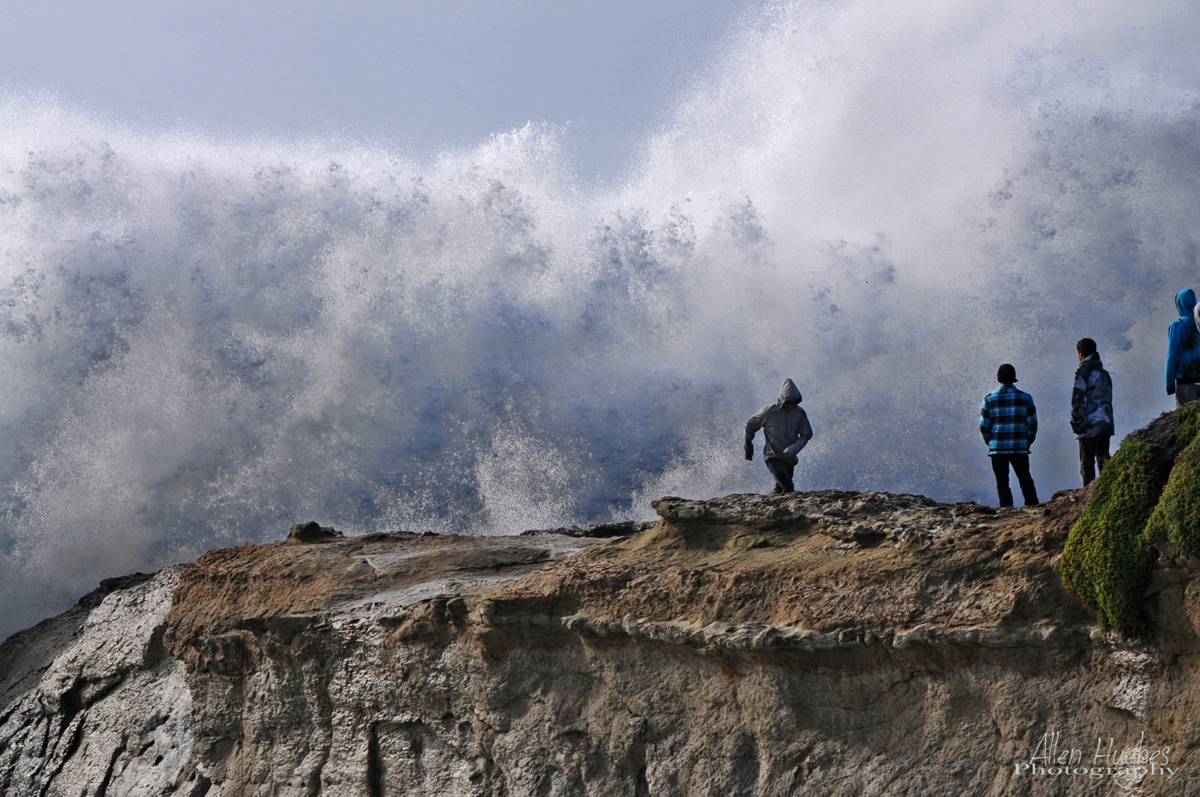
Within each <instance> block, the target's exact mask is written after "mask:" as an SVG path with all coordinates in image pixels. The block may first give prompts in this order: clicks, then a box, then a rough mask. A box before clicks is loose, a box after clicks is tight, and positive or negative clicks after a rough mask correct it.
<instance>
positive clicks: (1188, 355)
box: [1167, 288, 1200, 407]
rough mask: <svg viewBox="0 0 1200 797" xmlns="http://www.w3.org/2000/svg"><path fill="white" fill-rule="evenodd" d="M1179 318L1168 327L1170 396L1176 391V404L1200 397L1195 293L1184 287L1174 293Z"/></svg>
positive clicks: (1199, 363) (1168, 391) (1168, 385)
mask: <svg viewBox="0 0 1200 797" xmlns="http://www.w3.org/2000/svg"><path fill="white" fill-rule="evenodd" d="M1175 309H1176V310H1178V311H1179V318H1176V319H1175V320H1174V321H1172V322H1171V326H1170V328H1169V329H1168V330H1167V395H1168V396H1170V395H1172V394H1174V396H1175V406H1176V407H1182V406H1183V405H1184V404H1190V403H1191V402H1193V401H1195V400H1196V399H1198V398H1200V332H1197V331H1196V319H1195V318H1193V317H1192V314H1193V313H1194V312H1195V310H1196V292H1195V291H1193V290H1192V289H1191V288H1184V289H1183V290H1181V291H1180V292H1179V293H1177V294H1175Z"/></svg>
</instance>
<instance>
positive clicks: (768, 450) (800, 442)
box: [746, 379, 813, 460]
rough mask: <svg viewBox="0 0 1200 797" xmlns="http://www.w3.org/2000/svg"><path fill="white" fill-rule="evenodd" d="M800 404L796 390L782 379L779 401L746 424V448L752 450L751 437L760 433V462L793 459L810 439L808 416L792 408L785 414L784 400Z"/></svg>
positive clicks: (800, 410)
mask: <svg viewBox="0 0 1200 797" xmlns="http://www.w3.org/2000/svg"><path fill="white" fill-rule="evenodd" d="M788 400H794V401H800V400H801V396H800V391H799V390H798V389H797V388H796V384H795V383H794V382H792V380H790V379H785V380H783V387H782V388H780V390H779V400H778V401H776V402H775V403H774V404H772V405H771V406H769V407H763V408H762V409H761V410H759V411H758V412H756V413H754V415H753V417H751V418H750V420H748V421H746V447H747V450H748V451H750V450H753V446H754V434H755V432H757V431H758V430H759V429H762V430H763V438H764V440H765V443H764V445H763V459H789V460H794V459H795V457H796V455H797V454H799V453H800V450H801V449H802V448H804V447H805V446H806V445H808V441H809V440H811V439H812V434H813V433H812V427H811V426H809V424H808V413H806V412H805V411H804V410H802V409H800V407H799V406H797V407H793V408H792V410H791V411H790V412H785V411H784V409H783V404H784V402H785V401H788Z"/></svg>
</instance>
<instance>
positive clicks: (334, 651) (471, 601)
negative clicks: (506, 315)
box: [0, 491, 1200, 797]
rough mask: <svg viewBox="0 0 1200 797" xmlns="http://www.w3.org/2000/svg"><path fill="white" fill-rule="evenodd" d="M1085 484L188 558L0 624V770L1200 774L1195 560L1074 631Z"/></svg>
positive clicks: (351, 774)
mask: <svg viewBox="0 0 1200 797" xmlns="http://www.w3.org/2000/svg"><path fill="white" fill-rule="evenodd" d="M1089 497H1090V496H1089V493H1087V492H1083V491H1079V492H1067V493H1062V494H1059V495H1057V496H1056V497H1055V498H1054V499H1053V500H1052V501H1050V502H1049V503H1047V504H1045V505H1043V506H1040V507H1035V508H1028V509H1025V508H1019V509H1004V510H997V509H994V508H990V507H983V506H979V505H976V504H953V505H950V504H939V503H935V502H933V501H931V500H929V499H926V498H923V497H920V496H911V495H891V494H886V493H870V492H868V493H851V492H838V491H820V492H811V493H799V494H793V495H788V496H758V495H735V496H728V497H725V498H719V499H714V500H708V501H690V500H685V499H682V498H670V497H668V498H663V499H661V500H659V501H657V502H655V509H656V511H657V512H658V514H659V517H660V520H659V521H658V522H657V523H655V524H653V525H652V526H651V527H649V528H647V529H645V530H642V531H639V530H638V528H624V529H617V530H615V531H614V530H613V529H608V530H605V531H604V533H606V534H612V533H625V532H636V533H628V534H627V536H617V537H611V538H607V539H606V538H603V537H593V536H587V535H586V532H581V531H580V530H574V532H571V531H570V530H565V529H563V530H556V532H548V533H538V534H528V535H522V536H519V537H465V536H455V535H445V536H433V535H414V534H403V533H397V534H377V535H369V536H364V537H348V538H340V537H333V536H332V535H328V536H322V537H320V538H319V540H318V541H316V542H312V543H309V544H305V543H301V542H296V541H292V542H279V543H271V544H255V545H243V546H238V547H235V548H231V549H226V550H218V551H212V552H210V553H209V554H207V555H205V556H204V557H202V558H201V559H200V560H198V561H197V562H196V563H194V564H193V565H191V566H187V567H178V568H171V569H168V570H164V571H162V572H160V573H158V574H155V575H154V576H146V577H136V578H132V579H130V580H129V581H128V582H124V583H119V584H110V585H108V586H107V587H106V589H107V591H103V590H102V591H101V592H99V593H94V594H93V595H92V596H89V598H88V599H85V601H83V602H81V605H80V606H79V607H76V609H74V610H72V611H71V612H68V613H66V614H64V615H62V616H60V617H59V618H55V619H53V620H49V621H46V622H45V623H42V624H40V625H39V626H37V627H35V628H33V629H30V630H28V631H25V632H22V633H21V634H18V635H16V636H14V637H12V638H10V639H9V640H8V641H7V642H5V643H4V645H3V646H0V795H39V797H42V796H43V795H60V794H61V795H70V796H71V797H79V795H88V797H100V796H101V795H166V794H181V795H189V796H191V797H199V796H200V795H209V796H211V797H217V795H298V796H299V795H305V796H309V795H321V794H326V795H363V796H364V797H375V796H377V795H392V794H405V795H610V794H611V795H631V796H634V797H636V796H637V795H689V796H691V795H721V796H722V797H724V796H725V795H788V794H797V795H799V794H805V795H807V794H812V795H862V794H887V795H955V796H956V797H957V795H963V794H980V795H983V794H991V795H1013V794H1030V795H1035V794H1038V795H1040V794H1047V795H1050V794H1056V795H1057V794H1072V795H1074V794H1079V795H1084V794H1087V795H1092V794H1096V795H1100V794H1123V793H1132V792H1133V791H1136V790H1140V793H1144V794H1185V793H1191V791H1193V790H1200V757H1198V756H1197V753H1196V751H1195V745H1194V740H1195V739H1197V738H1200V727H1198V722H1200V721H1198V720H1197V716H1200V715H1198V714H1197V712H1196V710H1195V708H1194V706H1195V702H1196V699H1197V697H1200V686H1198V685H1197V683H1196V677H1195V672H1196V670H1195V664H1196V662H1197V661H1198V659H1197V654H1198V653H1200V644H1198V642H1197V636H1196V627H1197V622H1198V620H1200V606H1198V605H1197V600H1196V593H1197V586H1194V585H1195V584H1197V583H1198V582H1196V579H1195V574H1196V573H1197V572H1200V569H1197V567H1193V565H1192V564H1191V563H1189V562H1188V560H1186V558H1185V557H1177V558H1175V559H1168V558H1167V557H1158V559H1157V560H1156V561H1155V562H1154V563H1153V566H1152V568H1151V573H1150V576H1149V580H1148V583H1147V585H1146V586H1145V589H1144V590H1143V595H1142V602H1143V610H1144V611H1145V612H1146V616H1148V617H1152V618H1156V620H1157V622H1155V623H1153V625H1152V628H1153V631H1152V632H1151V633H1150V634H1149V635H1148V636H1146V637H1144V638H1143V639H1141V640H1140V641H1127V640H1125V639H1124V638H1123V637H1121V636H1119V635H1117V634H1115V633H1107V634H1106V633H1103V632H1102V631H1101V630H1100V628H1099V626H1098V624H1097V621H1096V617H1095V615H1094V613H1093V612H1092V611H1091V610H1090V609H1088V608H1087V607H1086V606H1085V605H1084V603H1083V602H1082V601H1081V600H1080V599H1079V598H1078V597H1077V596H1076V595H1075V594H1074V593H1072V592H1071V591H1069V590H1068V589H1067V588H1066V587H1065V586H1064V585H1063V580H1062V578H1061V577H1060V575H1059V566H1060V561H1061V558H1062V555H1063V550H1064V546H1065V545H1066V544H1067V540H1068V537H1069V536H1070V535H1071V533H1072V529H1073V528H1075V527H1076V526H1077V525H1078V521H1079V519H1080V516H1081V513H1082V512H1083V510H1084V507H1085V505H1086V504H1087V501H1088V498H1089ZM1194 564H1195V565H1197V566H1200V561H1197V562H1195V563H1194Z"/></svg>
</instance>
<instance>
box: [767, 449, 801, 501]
mask: <svg viewBox="0 0 1200 797" xmlns="http://www.w3.org/2000/svg"><path fill="white" fill-rule="evenodd" d="M767 470H769V471H771V475H772V476H774V477H775V489H774V490H772V491H771V492H774V493H794V492H796V486H795V485H794V484H792V474H793V473H795V472H796V466H795V465H794V464H793V463H791V462H788V461H787V460H786V459H776V458H775V457H770V458H769V459H767Z"/></svg>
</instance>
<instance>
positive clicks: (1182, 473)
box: [1062, 405, 1200, 637]
mask: <svg viewBox="0 0 1200 797" xmlns="http://www.w3.org/2000/svg"><path fill="white" fill-rule="evenodd" d="M1160 535H1165V536H1168V537H1170V539H1171V541H1172V542H1174V543H1175V545H1176V547H1178V548H1179V549H1180V550H1183V551H1187V552H1193V551H1196V550H1198V549H1200V405H1192V406H1189V407H1184V408H1183V409H1180V410H1177V411H1175V412H1173V413H1168V414H1166V415H1163V416H1162V417H1160V418H1159V419H1158V420H1156V421H1154V422H1153V423H1151V424H1150V425H1149V426H1147V427H1146V428H1145V429H1143V430H1141V431H1139V432H1136V433H1134V434H1133V435H1130V436H1129V437H1128V438H1126V439H1125V441H1124V442H1123V443H1122V444H1121V447H1120V449H1119V450H1118V451H1117V453H1116V455H1115V456H1114V457H1113V458H1112V460H1111V461H1110V462H1109V463H1108V465H1107V466H1106V467H1105V468H1104V472H1103V473H1102V474H1101V475H1100V478H1099V479H1098V480H1097V481H1096V487H1095V492H1094V493H1093V494H1092V499H1091V501H1090V502H1089V503H1088V506H1087V509H1085V510H1084V512H1083V515H1082V516H1081V517H1080V518H1079V522H1078V523H1076V524H1075V527H1074V528H1073V529H1072V530H1071V535H1070V537H1069V538H1068V539H1067V544H1066V547H1065V548H1064V550H1063V558H1062V577H1063V582H1064V583H1065V584H1066V585H1067V586H1068V587H1070V588H1071V589H1073V590H1074V591H1075V592H1076V593H1077V594H1078V595H1079V597H1081V598H1082V599H1083V600H1084V602H1085V603H1087V604H1088V605H1089V606H1091V607H1092V608H1093V609H1095V610H1096V615H1097V618H1098V620H1099V622H1100V626H1101V628H1104V629H1109V628H1112V629H1115V630H1117V631H1118V632H1120V633H1121V634H1122V635H1123V636H1127V637H1128V636H1139V635H1142V634H1144V633H1146V632H1147V631H1148V630H1149V625H1148V621H1147V617H1146V614H1145V611H1144V609H1143V602H1142V594H1143V592H1144V591H1145V589H1146V584H1147V583H1148V582H1149V580H1150V570H1151V568H1152V566H1153V564H1154V555H1155V554H1154V546H1153V544H1152V542H1151V541H1152V540H1153V539H1154V538H1155V537H1156V536H1160Z"/></svg>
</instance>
